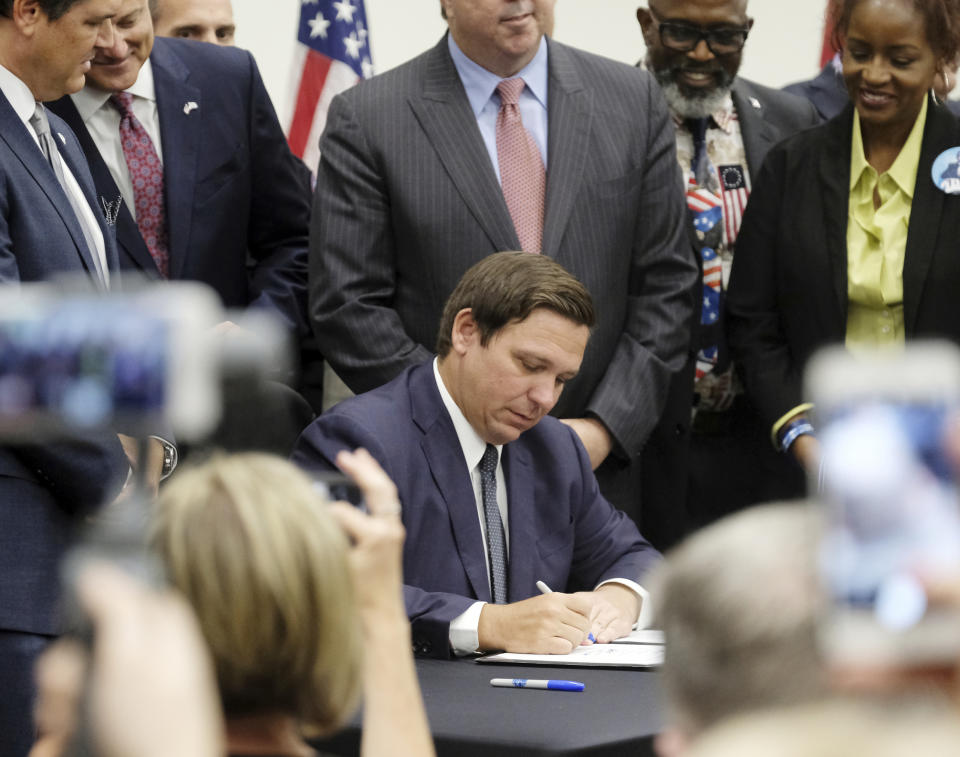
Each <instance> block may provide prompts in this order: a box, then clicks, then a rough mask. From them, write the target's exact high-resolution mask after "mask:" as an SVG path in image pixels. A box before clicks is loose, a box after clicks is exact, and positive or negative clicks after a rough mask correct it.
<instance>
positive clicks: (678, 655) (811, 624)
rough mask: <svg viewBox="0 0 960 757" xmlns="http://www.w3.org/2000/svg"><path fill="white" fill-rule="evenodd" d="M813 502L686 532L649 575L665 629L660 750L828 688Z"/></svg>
mask: <svg viewBox="0 0 960 757" xmlns="http://www.w3.org/2000/svg"><path fill="white" fill-rule="evenodd" d="M819 529H820V518H819V515H818V513H817V511H815V510H814V509H813V508H812V507H810V506H809V505H807V504H771V505H763V506H760V507H754V508H750V509H748V510H743V511H741V512H739V513H735V514H734V515H731V516H728V517H726V518H724V519H722V520H720V521H717V522H716V523H714V524H713V525H711V526H708V527H707V528H704V529H703V530H701V531H699V532H697V533H695V534H693V535H692V536H690V537H688V538H687V539H686V540H685V541H684V542H682V543H681V544H680V545H679V546H678V547H677V548H676V549H675V550H673V551H672V552H670V553H668V555H667V557H666V560H665V561H664V562H663V564H662V565H661V566H660V567H659V568H658V571H657V573H656V574H655V575H654V576H653V578H652V580H651V588H652V591H651V593H652V594H653V596H654V597H657V598H658V600H657V602H656V617H657V621H658V623H659V625H660V627H661V628H662V629H663V631H664V633H665V635H666V659H665V661H664V665H663V674H662V675H663V682H664V688H665V694H666V704H667V727H666V728H665V729H664V732H663V733H662V734H661V735H660V736H659V737H658V740H657V751H658V752H659V753H660V755H661V757H672V756H674V755H678V754H681V753H684V752H685V751H686V749H687V748H688V746H689V744H691V743H693V742H694V741H695V740H696V739H697V738H698V737H699V735H700V734H701V733H702V732H703V731H705V730H706V729H708V728H710V727H711V726H713V725H714V724H715V723H718V722H720V721H721V720H724V719H725V718H727V717H730V716H732V715H735V714H738V713H742V712H750V711H753V710H758V709H762V708H765V707H773V706H777V705H782V704H791V703H794V702H802V701H806V700H808V699H810V698H813V697H815V696H817V695H819V694H820V693H822V692H823V691H824V690H825V680H824V675H823V670H822V667H821V665H820V664H819V663H818V655H817V647H816V633H815V618H816V613H817V609H818V605H819V589H818V578H817V573H816V550H817V543H818V536H819Z"/></svg>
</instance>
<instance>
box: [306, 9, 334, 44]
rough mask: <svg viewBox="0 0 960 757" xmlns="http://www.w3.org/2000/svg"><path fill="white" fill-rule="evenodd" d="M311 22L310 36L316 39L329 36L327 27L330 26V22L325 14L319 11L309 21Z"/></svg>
mask: <svg viewBox="0 0 960 757" xmlns="http://www.w3.org/2000/svg"><path fill="white" fill-rule="evenodd" d="M307 23H308V24H310V38H311V39H314V38H316V37H320V39H326V38H327V29H328V28H329V27H330V22H329V21H327V19H325V18H324V17H323V14H322V13H320V12H317V15H316V16H314V17H313V18H311V19H310V20H308V21H307Z"/></svg>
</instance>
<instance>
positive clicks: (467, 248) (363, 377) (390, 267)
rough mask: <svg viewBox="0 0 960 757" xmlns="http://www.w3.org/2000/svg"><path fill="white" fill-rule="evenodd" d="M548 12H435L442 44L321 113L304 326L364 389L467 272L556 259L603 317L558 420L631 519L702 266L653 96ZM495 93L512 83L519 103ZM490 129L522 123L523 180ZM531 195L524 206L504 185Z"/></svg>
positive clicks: (410, 360) (461, 4)
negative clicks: (642, 460) (570, 43)
mask: <svg viewBox="0 0 960 757" xmlns="http://www.w3.org/2000/svg"><path fill="white" fill-rule="evenodd" d="M554 3H555V0H527V1H526V2H523V3H517V2H509V3H508V2H501V1H499V0H483V1H482V2H477V1H476V0H442V3H441V4H442V10H443V13H444V14H445V17H446V19H447V21H448V24H449V27H450V32H449V34H448V35H447V36H446V37H444V39H442V40H441V41H440V42H439V44H438V45H437V46H436V47H434V48H433V49H432V50H429V51H428V52H426V53H424V54H423V55H421V56H419V57H417V58H415V59H414V60H413V61H411V62H409V63H407V64H406V65H403V66H400V67H398V68H396V69H394V70H392V71H389V72H387V73H385V74H383V75H381V76H377V77H374V78H373V79H371V80H369V81H366V82H363V83H361V84H359V85H358V86H357V87H354V88H352V89H350V90H348V91H347V92H345V93H343V94H342V95H340V96H338V97H337V98H335V99H334V101H333V102H332V103H331V106H330V110H329V114H328V119H327V126H326V131H325V134H324V136H323V138H322V139H321V159H320V165H319V170H318V179H317V190H316V194H315V199H314V214H313V218H312V221H311V223H312V226H311V241H310V266H311V268H310V289H311V291H310V297H311V300H310V302H311V305H310V307H311V318H312V320H313V328H314V331H315V333H316V335H317V338H318V340H319V342H320V346H321V351H322V352H323V354H324V356H325V357H326V358H327V359H328V360H329V361H330V363H331V364H332V366H333V368H334V369H335V370H336V372H337V373H338V374H339V375H340V376H341V377H342V378H343V379H344V381H345V382H346V383H347V385H348V386H349V387H350V388H351V389H352V390H354V391H358V392H362V391H367V390H369V389H372V388H374V387H376V386H379V385H381V384H383V383H385V382H387V381H390V380H391V379H393V378H395V377H396V376H397V375H398V374H399V373H401V372H402V371H403V370H404V369H405V368H407V367H409V366H411V365H417V364H419V363H422V362H423V361H424V360H426V359H427V358H429V357H430V355H431V348H432V346H433V343H434V340H435V338H436V333H437V326H438V323H439V318H440V311H441V307H442V304H443V302H444V300H445V298H446V297H447V296H448V295H449V293H450V291H451V290H452V289H453V287H454V285H455V284H456V282H457V280H458V279H459V278H460V276H461V275H462V274H463V272H464V271H465V270H466V269H467V268H468V267H469V266H470V265H471V264H472V263H474V262H476V261H477V260H480V259H481V258H483V257H485V256H486V255H488V254H490V253H491V252H494V251H498V250H516V249H526V250H527V251H528V252H542V253H543V254H544V255H548V256H549V257H551V258H554V259H555V260H557V261H559V262H560V263H562V264H563V265H564V266H565V267H567V268H568V269H569V270H570V271H571V272H573V273H574V274H575V275H576V276H577V277H578V278H580V279H581V280H582V281H583V283H584V284H585V285H586V287H587V289H588V290H589V291H590V292H591V293H592V294H593V296H594V297H596V298H597V299H598V301H599V302H602V307H601V308H600V309H599V310H598V322H597V326H596V328H595V329H594V331H593V333H592V338H591V340H590V344H589V346H588V348H587V353H586V356H585V359H584V362H583V368H582V370H581V371H580V373H579V375H578V376H577V377H576V379H575V380H574V381H572V382H571V383H570V385H569V386H567V388H566V391H565V392H564V396H563V397H562V398H561V400H560V402H559V403H558V405H557V407H556V408H555V413H556V414H557V415H558V416H559V417H561V418H564V419H565V420H566V422H568V423H569V424H570V425H571V427H573V428H574V429H575V430H576V431H577V433H578V435H579V436H580V438H581V441H582V442H583V443H584V446H585V447H586V449H587V452H588V453H589V456H590V461H591V465H592V466H593V467H597V466H601V467H600V469H599V470H598V478H599V480H600V482H601V488H603V490H604V494H605V495H606V496H607V497H608V498H610V499H611V501H614V503H615V504H616V505H617V506H619V507H623V508H624V509H627V510H628V512H630V514H631V515H633V516H634V517H636V518H637V519H638V520H640V512H639V507H638V505H639V502H638V499H639V488H638V486H637V485H636V482H635V480H634V479H631V477H630V476H631V475H633V474H635V473H636V470H637V466H636V465H635V464H634V463H635V462H636V460H637V457H638V455H639V452H640V449H641V447H642V446H643V443H644V441H645V440H646V438H647V436H648V434H649V432H650V430H651V429H652V428H653V426H654V424H655V423H656V420H657V418H658V417H659V416H660V413H661V410H662V408H663V403H664V399H665V397H666V389H667V386H668V384H669V381H670V377H671V376H672V374H673V373H674V372H675V371H677V370H678V369H679V368H680V367H681V365H682V364H683V361H684V359H685V356H686V344H687V341H688V332H687V328H686V323H687V321H688V318H689V314H690V312H691V310H692V307H693V302H692V294H691V286H692V282H693V281H694V279H695V277H696V270H695V265H694V261H693V260H692V258H691V256H690V254H689V252H688V250H687V245H688V244H689V243H688V241H687V238H686V235H685V219H684V212H683V204H682V198H681V191H680V179H679V176H678V172H677V166H676V161H675V158H674V146H673V140H672V136H671V129H670V122H669V115H668V113H667V110H666V107H665V105H664V103H663V99H662V97H661V95H660V93H659V91H658V89H657V87H656V86H655V85H654V82H653V81H652V79H651V78H650V77H649V76H648V75H647V74H646V73H644V72H641V71H637V70H635V69H633V68H632V67H630V66H625V65H623V64H620V63H615V62H613V61H610V60H607V59H605V58H600V57H597V56H594V55H590V54H587V53H584V52H581V51H579V50H575V49H573V48H570V47H567V46H565V45H561V44H559V43H557V42H554V41H553V40H551V39H548V38H547V37H546V36H545V35H547V34H549V32H550V30H551V29H552V26H553V7H554ZM503 81H519V82H520V83H521V88H520V91H519V94H518V95H516V97H517V103H516V104H513V103H512V102H511V101H508V100H505V98H504V96H502V95H501V94H500V89H499V88H500V86H501V82H503ZM518 115H519V118H518V117H517V116H518ZM501 120H502V123H503V124H504V125H505V128H504V131H503V132H501V134H504V133H505V132H507V131H509V129H510V127H509V126H507V124H508V123H516V122H517V121H521V122H522V124H521V127H522V130H523V132H524V136H523V138H522V148H520V150H519V153H520V154H521V155H523V156H524V158H523V160H524V161H529V162H524V165H526V166H529V169H528V170H524V171H522V172H521V176H522V177H525V178H520V179H519V180H518V178H517V175H518V171H519V168H518V164H519V160H518V159H516V158H513V157H511V158H510V159H508V160H505V159H504V157H503V155H504V154H511V153H510V150H509V148H507V149H506V150H505V152H502V150H501V148H498V146H497V141H498V139H497V122H498V121H501ZM501 142H502V143H503V144H509V138H506V139H504V140H501ZM503 144H502V145H501V146H503ZM544 172H545V176H544ZM526 181H529V182H531V184H530V187H531V188H530V189H529V191H528V192H527V193H526V194H524V193H523V192H521V193H520V200H519V205H518V202H517V200H516V197H517V195H515V194H514V192H513V190H512V189H511V188H512V187H513V186H515V185H516V184H517V183H518V182H519V184H520V185H521V186H522V185H523V184H524V182H526ZM505 187H506V188H505ZM507 195H510V196H509V197H508V196H507ZM524 198H529V199H530V200H531V202H530V204H529V205H524ZM524 213H527V214H528V215H524ZM518 219H521V220H519V221H518ZM518 225H519V226H520V228H518ZM531 234H532V236H530V235H531ZM618 485H619V486H618ZM643 525H644V530H645V531H646V530H647V528H648V527H649V528H651V529H652V528H655V527H656V524H655V523H647V522H646V521H645V520H644V522H643ZM654 543H656V541H654Z"/></svg>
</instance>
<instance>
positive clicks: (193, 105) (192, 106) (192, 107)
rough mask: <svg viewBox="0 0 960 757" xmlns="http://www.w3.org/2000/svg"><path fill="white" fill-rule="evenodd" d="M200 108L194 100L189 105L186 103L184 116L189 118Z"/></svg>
mask: <svg viewBox="0 0 960 757" xmlns="http://www.w3.org/2000/svg"><path fill="white" fill-rule="evenodd" d="M199 107H200V106H199V105H197V104H196V103H195V102H194V101H193V100H191V101H190V102H188V103H185V104H184V106H183V115H185V116H189V115H190V114H191V113H192V112H193V111H195V110H196V109H197V108H199Z"/></svg>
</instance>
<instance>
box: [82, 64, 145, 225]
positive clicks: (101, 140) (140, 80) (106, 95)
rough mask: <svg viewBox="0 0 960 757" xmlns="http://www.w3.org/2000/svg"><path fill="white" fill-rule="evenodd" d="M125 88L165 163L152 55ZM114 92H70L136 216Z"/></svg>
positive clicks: (93, 89)
mask: <svg viewBox="0 0 960 757" xmlns="http://www.w3.org/2000/svg"><path fill="white" fill-rule="evenodd" d="M125 91H126V92H129V93H130V94H131V95H133V115H134V116H136V117H137V120H138V121H139V122H140V123H141V124H143V128H144V129H145V130H146V132H147V134H148V135H149V137H150V140H151V141H152V142H153V146H154V149H156V151H157V158H158V159H159V160H160V163H161V165H162V164H163V147H162V145H161V143H160V117H159V115H158V114H157V94H156V90H155V88H154V86H153V68H152V67H151V66H150V59H149V58H148V59H147V62H146V63H144V64H143V67H142V68H141V69H140V73H139V74H138V75H137V81H136V82H134V84H133V86H132V87H130V88H129V89H127V90H125ZM112 94H113V93H112V92H104V91H103V90H102V89H97V88H96V87H92V86H87V87H84V88H83V89H81V90H80V91H79V92H76V93H74V94H72V95H70V99H72V100H73V104H74V105H75V106H76V107H77V112H78V113H79V114H80V119H81V120H82V121H83V125H84V126H86V127H87V131H88V132H89V133H90V137H91V138H92V139H93V143H94V144H95V145H96V146H97V149H98V150H99V151H100V155H101V156H102V157H103V162H104V163H106V164H107V168H108V169H109V171H110V175H111V176H112V177H113V180H114V182H115V183H116V185H117V187H119V189H120V196H121V197H122V198H123V202H124V204H125V205H126V206H127V209H128V210H129V211H130V215H132V216H133V217H134V218H136V205H135V204H134V196H133V182H132V181H131V180H130V170H129V169H128V168H127V159H126V158H125V157H124V156H123V144H122V143H121V142H120V111H118V110H117V109H116V108H115V107H114V106H113V105H111V104H110V95H112ZM116 199H117V198H116V197H108V198H107V200H109V201H111V202H112V201H115V200H116Z"/></svg>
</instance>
